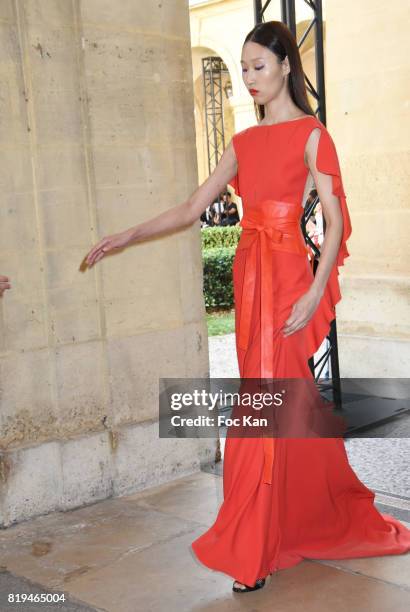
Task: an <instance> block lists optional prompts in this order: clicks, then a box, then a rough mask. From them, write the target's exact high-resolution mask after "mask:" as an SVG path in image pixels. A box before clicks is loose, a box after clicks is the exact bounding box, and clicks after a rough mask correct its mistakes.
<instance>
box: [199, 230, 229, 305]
mask: <svg viewBox="0 0 410 612" xmlns="http://www.w3.org/2000/svg"><path fill="white" fill-rule="evenodd" d="M210 229H213V228H210ZM218 229H219V228H218ZM223 229H224V228H223ZM235 251H236V246H228V247H214V248H206V249H203V251H202V261H203V266H204V267H203V270H204V297H205V307H206V308H207V309H211V308H220V309H228V308H232V307H233V305H234V299H233V284H232V264H233V259H234V257H235Z"/></svg>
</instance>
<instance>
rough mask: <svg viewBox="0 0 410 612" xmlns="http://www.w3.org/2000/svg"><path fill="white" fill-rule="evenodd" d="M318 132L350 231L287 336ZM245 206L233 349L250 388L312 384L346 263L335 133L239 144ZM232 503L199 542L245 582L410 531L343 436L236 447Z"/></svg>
mask: <svg viewBox="0 0 410 612" xmlns="http://www.w3.org/2000/svg"><path fill="white" fill-rule="evenodd" d="M314 128H319V129H320V139H319V144H318V149H317V154H316V167H317V169H318V170H319V171H320V172H323V173H325V174H329V175H331V176H332V186H333V193H334V194H335V195H336V196H338V197H339V201H340V205H341V209H342V213H343V220H344V229H343V236H342V240H341V244H340V248H339V252H338V255H337V259H336V261H335V264H334V267H333V270H332V272H331V274H330V276H329V279H328V282H327V287H326V290H325V292H324V294H323V296H322V299H321V301H320V303H319V306H318V308H317V309H316V311H315V313H314V315H313V317H312V318H311V319H310V321H309V322H308V324H307V325H306V326H305V327H304V328H302V329H301V330H299V331H297V332H295V333H293V334H291V335H290V336H288V337H284V336H283V334H282V332H281V327H282V326H283V324H284V322H285V321H286V319H287V318H288V317H289V315H290V312H291V309H292V305H293V304H294V303H295V302H296V301H297V300H298V298H299V297H301V295H302V294H303V293H305V292H306V291H307V290H308V288H309V286H310V284H311V283H312V280H313V272H312V268H311V266H310V264H309V260H308V257H307V252H306V247H305V243H304V239H303V235H302V231H301V229H300V220H301V217H302V214H303V208H302V206H303V197H304V191H305V184H306V179H307V177H308V173H309V169H308V168H307V167H306V165H305V163H304V151H305V145H306V142H307V139H308V137H309V135H310V133H311V132H312V130H313V129H314ZM233 146H234V150H235V155H236V158H237V161H238V172H237V174H236V175H235V177H234V178H233V179H232V181H230V183H231V185H232V186H233V187H234V188H235V191H236V193H237V194H238V195H240V196H241V198H242V202H243V210H244V214H243V218H242V220H241V223H240V225H241V226H242V233H241V238H240V240H239V244H238V247H237V251H236V253H235V259H234V263H233V283H234V299H235V333H236V349H237V357H238V364H239V373H240V377H241V378H260V377H267V378H274V377H278V378H293V377H294V378H298V377H300V378H313V377H312V373H311V371H310V369H309V367H308V358H309V357H311V356H312V355H313V354H314V353H315V352H316V351H317V350H318V348H319V347H320V345H321V343H322V341H323V340H324V338H325V337H326V335H327V334H328V333H329V327H330V322H331V321H332V319H334V318H335V305H336V303H337V302H338V301H339V300H340V298H341V295H340V289H339V282H338V274H339V271H338V267H339V266H341V265H343V263H344V259H345V258H346V257H347V256H348V255H349V252H348V250H347V248H346V241H347V239H348V238H349V236H350V234H351V223H350V217H349V212H348V209H347V205H346V196H345V193H344V189H343V184H342V178H341V173H340V167H339V161H338V157H337V153H336V149H335V146H334V143H333V140H332V138H331V136H330V134H329V132H328V131H327V129H326V127H325V126H324V125H323V124H322V123H321V122H320V121H319V120H318V119H317V118H316V117H313V116H307V117H303V118H300V119H294V120H290V121H285V122H282V123H278V124H273V125H264V126H260V125H255V126H252V127H250V128H247V129H245V130H243V131H241V132H239V133H238V134H236V135H235V136H234V137H233ZM223 494H224V500H223V503H222V505H221V507H220V509H219V512H218V515H217V517H216V520H215V522H214V524H213V525H212V526H211V527H210V529H208V530H207V531H206V532H205V533H204V534H202V535H201V536H200V537H199V538H198V539H196V540H195V541H194V542H192V545H191V546H192V550H193V551H194V553H195V554H196V556H197V558H198V559H199V561H201V562H202V563H203V564H204V565H206V566H207V567H209V568H211V569H213V570H217V571H221V572H224V573H226V574H227V575H229V576H231V577H232V578H234V579H235V580H239V581H240V582H242V583H243V584H247V585H254V583H255V581H256V580H257V579H258V578H262V577H265V576H267V575H268V574H269V573H271V572H274V571H276V570H280V569H285V568H289V567H292V566H293V565H296V564H298V563H300V562H301V561H302V560H303V559H305V558H306V559H345V558H353V557H372V556H378V555H393V554H402V553H405V552H407V551H409V550H410V530H408V529H407V528H406V527H405V526H404V525H403V524H402V523H400V522H399V521H398V520H397V519H395V518H394V517H392V516H390V515H387V514H381V513H380V512H379V511H378V510H377V509H376V507H375V506H374V497H375V494H374V493H373V492H372V491H371V490H370V489H368V488H367V487H366V486H365V485H364V484H363V483H362V482H361V481H360V480H359V479H358V477H357V476H356V474H355V472H354V471H353V469H352V468H351V466H350V464H349V461H348V457H347V453H346V449H345V446H344V441H343V439H342V438H319V439H308V438H305V439H304V438H296V437H295V438H293V439H292V438H270V439H269V438H264V437H259V438H238V437H228V436H227V438H226V443H225V452H224V465H223Z"/></svg>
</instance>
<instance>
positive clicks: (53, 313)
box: [48, 276, 101, 345]
mask: <svg viewBox="0 0 410 612" xmlns="http://www.w3.org/2000/svg"><path fill="white" fill-rule="evenodd" d="M48 302H49V317H48V328H49V334H50V338H51V341H52V342H53V343H54V344H55V345H59V344H73V343H78V342H87V341H89V340H96V339H98V338H100V337H101V323H100V311H99V306H98V300H97V294H96V287H95V282H94V279H93V278H92V277H91V276H90V278H89V285H84V284H82V285H79V284H74V285H72V286H70V287H60V288H56V289H50V291H49V295H48Z"/></svg>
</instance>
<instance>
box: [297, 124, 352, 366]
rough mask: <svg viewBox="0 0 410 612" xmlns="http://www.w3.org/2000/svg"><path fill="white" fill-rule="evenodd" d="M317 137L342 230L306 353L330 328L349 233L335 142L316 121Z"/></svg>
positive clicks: (320, 162)
mask: <svg viewBox="0 0 410 612" xmlns="http://www.w3.org/2000/svg"><path fill="white" fill-rule="evenodd" d="M318 127H319V128H320V132H321V133H320V138H319V144H318V149H317V155H316V167H317V169H318V170H319V171H320V172H323V173H324V174H329V175H331V176H332V192H333V194H334V195H335V196H337V197H338V198H339V202H340V207H341V212H342V216H343V233H342V238H341V242H340V246H339V250H338V253H337V256H336V260H335V263H334V265H333V267H332V270H331V272H330V275H329V278H328V281H327V284H326V288H325V291H324V292H323V296H322V299H321V301H320V303H319V306H318V307H317V309H316V311H315V313H314V315H313V317H312V318H311V320H310V321H309V322H308V324H307V325H306V328H307V329H306V332H307V336H308V353H309V354H308V356H309V357H310V356H312V355H313V354H314V353H315V352H316V351H317V350H318V349H319V347H320V345H321V344H322V342H323V340H324V339H325V337H326V336H327V335H328V333H329V330H330V324H331V322H332V320H333V319H334V318H335V316H336V308H335V307H336V304H337V303H338V302H339V301H340V299H341V293H340V286H339V278H338V277H339V267H340V266H343V265H344V261H345V259H346V257H349V255H350V253H349V251H348V249H347V245H346V242H347V240H348V238H349V237H350V235H351V233H352V225H351V221H350V215H349V210H348V208H347V202H346V194H345V191H344V188H343V181H342V174H341V171H340V165H339V159H338V156H337V152H336V147H335V145H334V142H333V140H332V138H331V136H330V134H329V132H328V131H327V129H326V128H325V126H324V125H323V124H321V123H319V125H318Z"/></svg>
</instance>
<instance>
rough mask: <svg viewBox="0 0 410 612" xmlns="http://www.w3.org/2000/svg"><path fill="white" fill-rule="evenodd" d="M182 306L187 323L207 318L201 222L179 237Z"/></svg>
mask: <svg viewBox="0 0 410 612" xmlns="http://www.w3.org/2000/svg"><path fill="white" fill-rule="evenodd" d="M178 251H179V274H180V288H181V305H182V313H183V317H184V322H185V323H192V322H197V321H202V320H204V318H205V314H206V310H205V300H204V294H203V263H202V250H201V236H200V227H199V222H197V223H195V224H194V225H193V226H191V227H190V228H189V229H186V230H184V231H182V232H181V233H180V234H179V236H178Z"/></svg>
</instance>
